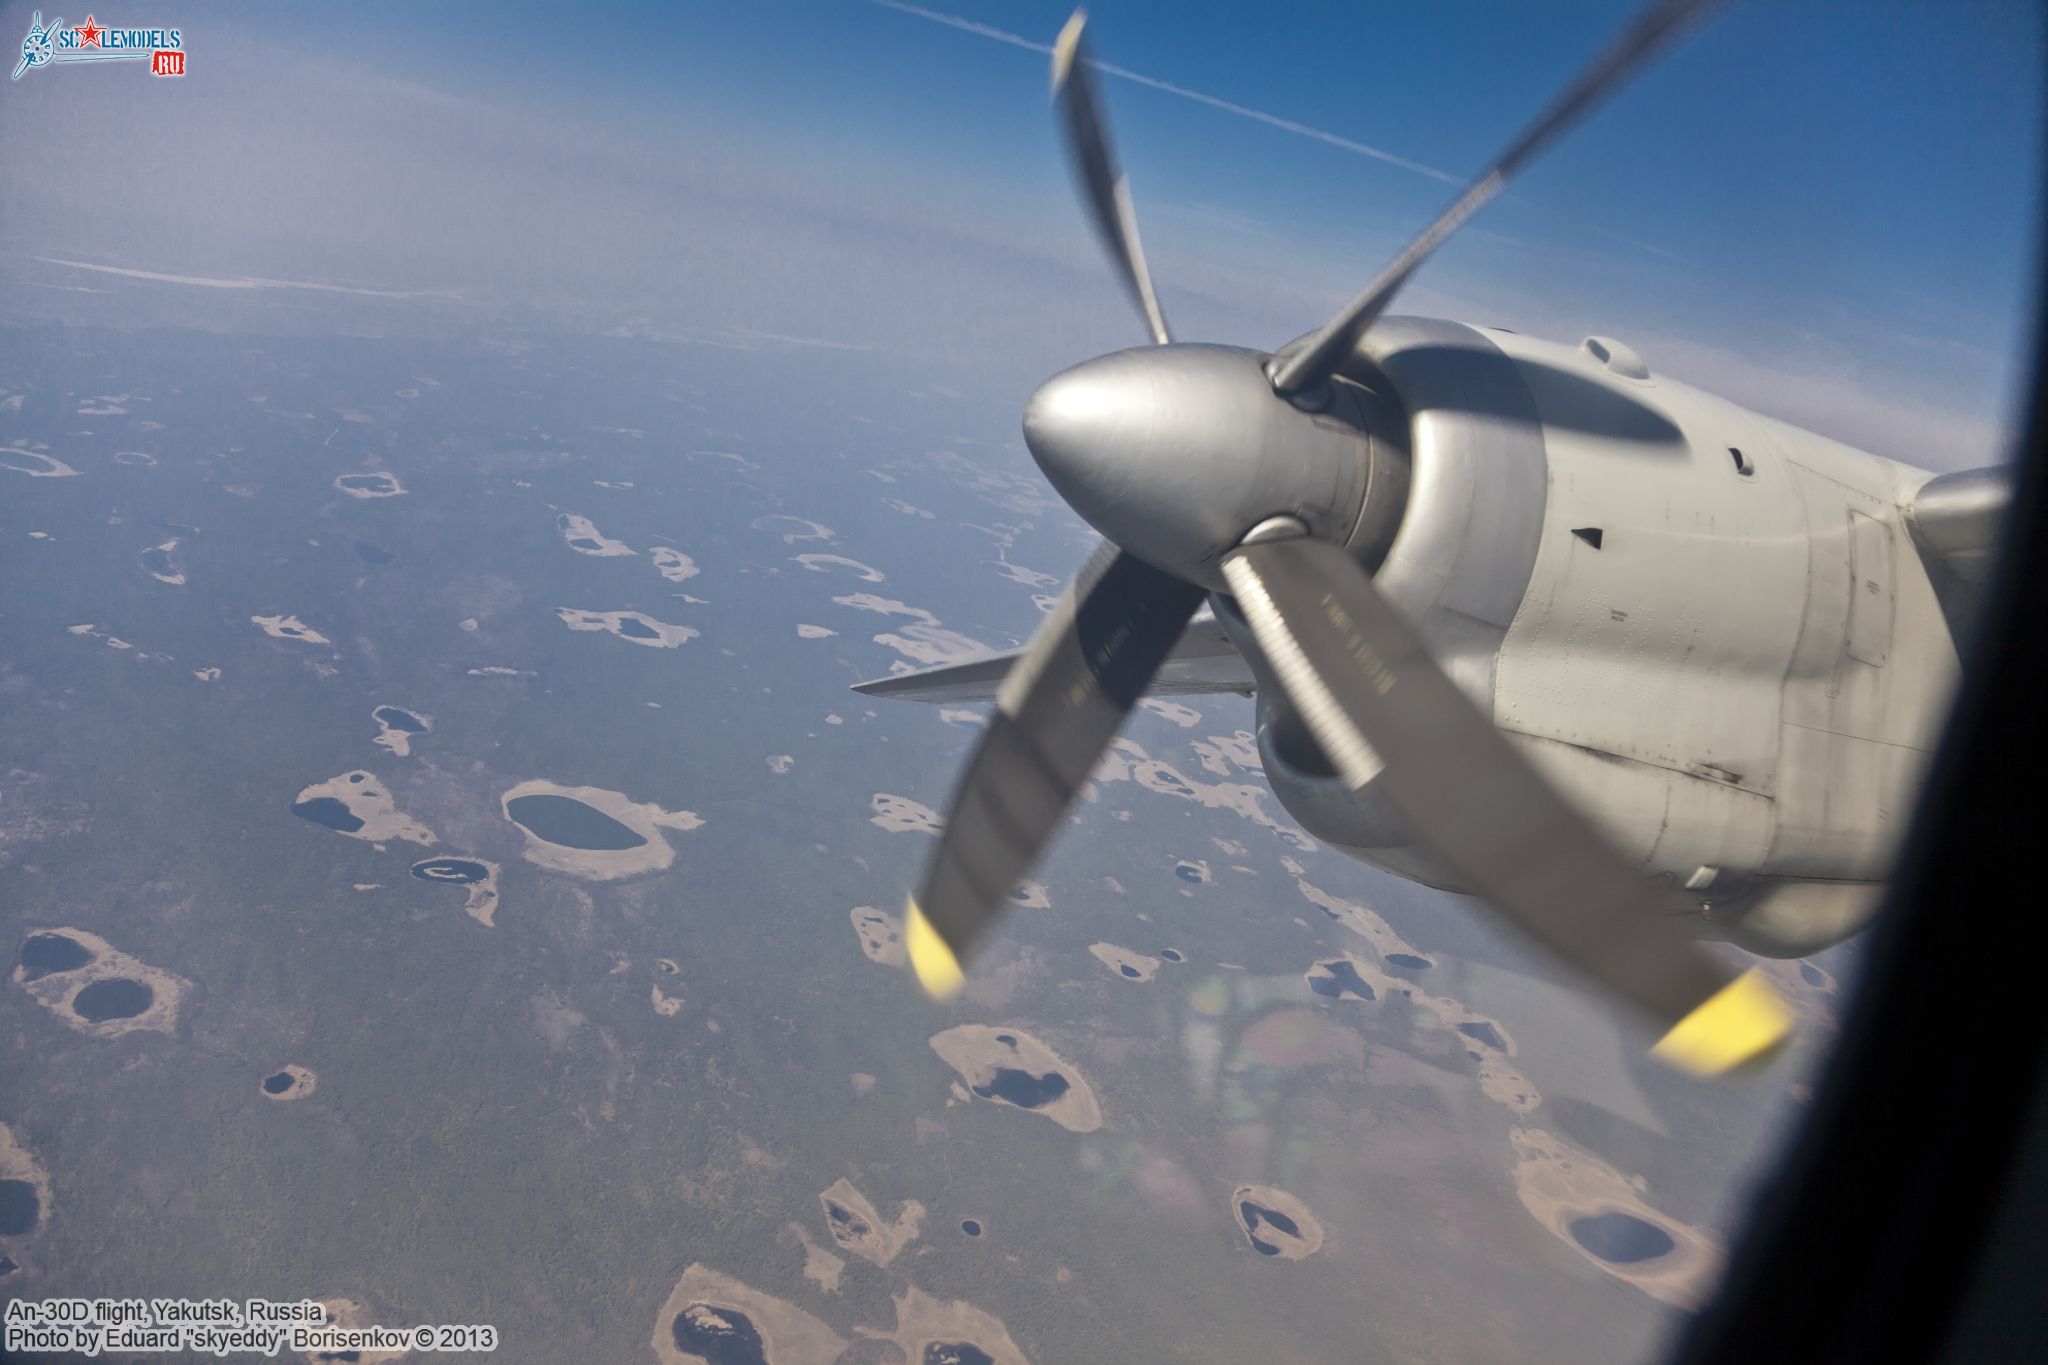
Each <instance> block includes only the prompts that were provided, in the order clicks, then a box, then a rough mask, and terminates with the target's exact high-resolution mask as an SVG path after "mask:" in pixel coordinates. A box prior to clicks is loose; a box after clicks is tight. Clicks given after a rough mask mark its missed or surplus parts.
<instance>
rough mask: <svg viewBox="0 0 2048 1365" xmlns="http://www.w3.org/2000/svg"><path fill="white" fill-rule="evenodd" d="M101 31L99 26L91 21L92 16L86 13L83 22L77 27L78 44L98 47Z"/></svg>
mask: <svg viewBox="0 0 2048 1365" xmlns="http://www.w3.org/2000/svg"><path fill="white" fill-rule="evenodd" d="M101 32H102V30H101V28H100V26H99V25H98V24H95V23H94V22H93V21H92V16H91V15H90V14H88V15H86V16H85V22H84V23H82V24H80V25H78V28H77V33H78V45H79V46H80V47H98V46H99V45H100V33H101Z"/></svg>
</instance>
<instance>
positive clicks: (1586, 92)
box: [1269, 0, 1720, 394]
mask: <svg viewBox="0 0 2048 1365" xmlns="http://www.w3.org/2000/svg"><path fill="white" fill-rule="evenodd" d="M1717 3H1720V0H1656V3H1654V4H1651V5H1649V6H1647V7H1646V8H1644V9H1643V10H1642V11H1641V12H1640V13H1638V14H1637V15H1636V17H1635V19H1634V21H1633V22H1631V23H1630V24H1629V26H1628V27H1627V28H1625V29H1623V30H1622V31H1621V33H1619V34H1618V35H1616V37H1615V38H1614V40H1613V41H1612V42H1610V43H1609V44H1608V45H1607V47H1606V48H1605V49H1604V50H1603V51H1602V52H1601V53H1600V55H1599V56H1597V57H1595V58H1594V59H1593V61H1592V63H1591V65H1589V66H1587V67H1586V69H1585V70H1583V71H1581V72H1580V73H1579V75H1578V78H1577V79H1576V80H1574V81H1573V82H1572V83H1571V84H1570V85H1568V86H1566V87H1565V88H1564V90H1563V92H1562V93H1561V94H1559V95H1558V96H1557V98H1556V99H1554V100H1552V101H1551V103H1550V107H1549V108H1547V109H1545V110H1544V111H1543V113H1542V114H1541V115H1539V116H1538V117H1537V119H1536V121H1535V122H1534V123H1532V124H1530V125H1529V126H1528V127H1527V128H1526V129H1524V130H1523V132H1522V135H1521V136H1520V137H1518V138H1516V139H1515V140H1514V141H1513V142H1512V143H1510V144H1509V145H1508V149H1507V150H1506V151H1505V152H1502V153H1501V154H1500V156H1499V157H1497V158H1496V159H1495V160H1494V163H1493V164H1492V165H1491V166H1488V167H1487V168H1486V170H1485V172H1484V173H1483V174H1481V175H1480V176H1478V177H1477V178H1475V179H1474V180H1473V181H1472V183H1471V184H1469V185H1467V186H1466V187H1465V189H1464V192H1463V193H1461V194H1459V196H1458V197H1457V199H1455V200H1454V201H1452V203H1451V206H1450V207H1449V208H1447V209H1445V210H1444V211H1443V213H1442V214H1440V215H1439V216H1438V217H1437V220H1436V221H1435V222H1433V223H1431V224H1430V225H1429V226H1428V227H1426V228H1424V229H1423V230H1422V233H1421V235H1420V236H1418V237H1416V238H1415V240H1414V241H1412V242H1410V243H1408V245H1407V246H1405V247H1403V248H1402V249H1401V254H1400V255H1398V256H1396V257H1394V259H1393V260H1392V261H1391V262H1389V263H1388V265H1387V267H1386V268H1385V269H1384V270H1382V271H1380V273H1379V274H1378V275H1376V276H1374V277H1373V281H1372V283H1371V284H1368V285H1367V286H1366V287H1365V289H1364V291H1363V292H1362V293H1360V294H1359V295H1358V297H1357V298H1355V299H1353V300H1352V301H1351V302H1350V303H1348V304H1346V305H1345V306H1344V311H1343V312H1341V313H1339V314H1337V316H1336V317H1334V318H1331V319H1330V320H1329V321H1328V322H1326V323H1324V324H1323V328H1322V330H1321V331H1319V332H1317V333H1316V334H1315V335H1314V336H1313V337H1311V338H1309V340H1308V341H1307V343H1305V344H1304V345H1303V346H1302V347H1301V348H1300V349H1299V350H1296V351H1293V352H1292V353H1284V354H1282V355H1280V356H1276V357H1275V358H1274V360H1273V362H1272V364H1271V366H1270V370H1269V373H1270V375H1271V378H1272V380H1273V388H1274V390H1275V391H1276V392H1278V393H1281V394H1294V393H1300V392H1301V391H1302V390H1304V389H1312V388H1314V387H1315V386H1316V385H1318V384H1320V383H1322V382H1323V381H1324V380H1326V379H1328V378H1329V377H1330V375H1331V374H1333V373H1334V372H1335V371H1336V369H1337V367H1338V366H1339V365H1341V364H1343V363H1344V359H1345V357H1346V356H1348V355H1350V354H1351V351H1352V348H1353V347H1355V346H1357V345H1358V339H1359V338H1360V337H1362V336H1364V335H1365V330H1366V328H1368V327H1370V326H1372V324H1373V323H1374V321H1375V320H1377V319H1378V318H1379V315H1380V314H1381V313H1384V312H1385V311H1386V310H1387V305H1388V304H1390V303H1392V302H1393V301H1394V295H1395V294H1397V293H1399V292H1400V290H1401V286H1402V285H1404V284H1406V283H1407V282H1408V277H1409V276H1410V275H1413V274H1414V273H1415V271H1416V269H1417V268H1418V267H1420V266H1421V265H1422V263H1423V262H1424V261H1426V260H1428V259H1429V257H1430V254H1431V253H1432V252H1434V251H1435V250H1436V249H1437V248H1438V247H1439V246H1442V245H1443V243H1444V241H1445V239H1446V238H1448V237H1449V236H1450V235H1451V234H1452V233H1454V232H1456V231H1457V230H1458V229H1459V228H1461V227H1463V226H1464V225H1465V220H1466V219H1468V218H1470V217H1471V216H1472V215H1473V214H1475V213H1477V212H1479V210H1480V209H1482V208H1484V207H1485V206H1486V205H1487V204H1488V203H1489V202H1490V201H1491V200H1492V199H1493V197H1494V196H1495V195H1497V194H1499V193H1500V192H1501V191H1502V190H1503V189H1505V188H1506V187H1507V183H1508V181H1509V179H1510V178H1512V177H1513V176H1514V174H1515V173H1516V172H1517V171H1519V170H1520V169H1521V168H1522V166H1523V164H1524V163H1526V162H1527V161H1528V160H1529V159H1530V158H1532V157H1534V156H1535V155H1536V153H1537V152H1539V151H1541V150H1543V148H1544V147H1546V146H1547V145H1549V144H1550V143H1551V142H1552V141H1553V140H1554V139H1555V138H1556V137H1557V136H1558V134H1560V133H1562V132H1563V131H1564V130H1565V129H1566V128H1567V127H1569V126H1571V124H1572V123H1574V122H1575V121H1576V120H1577V119H1578V118H1579V117H1580V116H1581V115H1583V114H1584V113H1585V112H1586V111H1587V110H1589V109H1591V108H1592V107H1593V106H1594V105H1595V104H1596V103H1598V102H1599V101H1600V99H1601V98H1602V97H1604V96H1606V95H1609V94H1612V93H1613V92H1614V91H1615V90H1616V89H1618V88H1619V87H1620V86H1621V84H1622V83H1623V82H1624V81H1626V80H1627V79H1628V78H1629V77H1631V76H1633V75H1635V74H1636V73H1637V72H1638V71H1640V70H1642V69H1643V68H1644V67H1645V66H1647V65H1648V64H1649V62H1650V60H1651V58H1653V57H1655V56H1656V54H1657V52H1658V50H1659V49H1660V48H1662V47H1663V46H1664V45H1665V44H1666V43H1668V42H1669V41H1670V40H1671V39H1672V38H1673V37H1674V36H1676V34H1677V33H1678V32H1679V30H1681V29H1682V28H1684V27H1685V25H1686V24H1688V23H1689V22H1691V21H1692V20H1694V19H1696V18H1698V17H1699V16H1700V15H1701V14H1703V13H1704V12H1705V11H1706V10H1707V9H1708V8H1709V7H1710V6H1712V5H1714V4H1717Z"/></svg>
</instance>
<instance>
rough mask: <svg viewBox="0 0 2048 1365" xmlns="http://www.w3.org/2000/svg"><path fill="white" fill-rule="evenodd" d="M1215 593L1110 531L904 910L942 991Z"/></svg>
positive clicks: (924, 967) (1004, 706) (1042, 641)
mask: <svg viewBox="0 0 2048 1365" xmlns="http://www.w3.org/2000/svg"><path fill="white" fill-rule="evenodd" d="M1205 595H1206V594H1205V593H1204V592H1203V590H1202V589H1201V588H1199V587H1196V586H1195V585H1193V584H1191V583H1184V582H1182V581H1181V580H1180V579H1178V578H1175V577H1173V576H1172V575H1171V574H1166V573H1161V572H1160V571H1159V570H1157V569H1155V568H1153V567H1152V566H1151V565H1149V564H1147V563H1145V562H1144V561H1143V560H1141V559H1138V558H1137V557H1135V556H1133V555H1129V554H1125V553H1124V552H1123V551H1121V550H1118V549H1117V548H1116V547H1115V546H1114V545H1110V544H1107V543H1105V544H1104V545H1103V546H1102V547H1101V548H1100V549H1098V550H1097V551H1096V552H1095V554H1094V555H1093V556H1092V557H1091V558H1090V559H1089V560H1088V562H1087V564H1085V565H1084V566H1083V567H1082V569H1081V572H1080V573H1079V574H1078V575H1077V576H1076V577H1075V579H1074V582H1073V584H1072V586H1070V587H1069V588H1068V589H1067V591H1066V594H1065V595H1064V596H1062V597H1061V598H1060V601H1059V604H1058V605H1057V606H1055V607H1054V608H1053V610H1052V613H1051V614H1050V615H1049V616H1047V617H1046V619H1045V621H1044V622H1043V623H1042V624H1041V625H1040V626H1039V628H1038V633H1037V634H1036V635H1034V636H1033V637H1032V638H1031V643H1030V645H1029V646H1028V647H1027V648H1026V649H1025V651H1024V654H1023V657H1021V658H1020V659H1018V660H1017V662H1016V663H1015V664H1014V665H1012V667H1011V669H1010V672H1009V675H1008V676H1007V677H1006V678H1004V680H1003V686H1002V690H1001V691H1000V692H998V693H997V694H996V709H995V713H994V714H993V715H991V716H990V717H989V724H988V729H987V730H986V731H985V732H984V733H983V735H982V738H981V744H980V747H978V748H977V749H976V750H975V751H974V757H973V759H971V760H970V761H969V763H968V765H967V771H966V773H965V774H964V775H963V776H962V778H961V780H960V785H959V786H958V787H957V788H956V789H955V791H954V794H953V802H952V805H951V807H950V808H949V809H948V810H947V813H946V828H945V831H944V833H943V834H942V835H941V836H940V838H939V847H938V850H937V851H936V852H935V853H934V854H933V855H932V860H931V864H930V865H929V866H928V867H927V868H926V869H925V875H924V882H923V884H922V885H921V886H920V887H919V888H918V891H917V895H916V896H915V897H914V898H913V899H912V900H911V902H910V908H909V912H908V914H907V915H906V916H905V920H904V934H903V937H904V944H905V947H906V948H908V950H909V953H910V962H911V966H912V967H913V968H914V969H915V970H916V972H917V979H918V980H919V981H920V982H922V983H923V984H924V988H925V989H926V990H927V991H929V992H930V993H931V994H932V995H934V996H937V997H940V998H944V997H946V996H949V995H951V994H953V993H954V992H955V991H957V990H959V988H960V985H961V981H962V978H961V973H960V960H961V959H962V958H963V957H965V956H966V954H967V952H968V951H969V949H971V948H972V947H973V946H974V943H975V942H976V940H978V939H979V938H980V937H981V936H982V934H983V933H985V932H986V931H987V929H988V927H989V925H990V924H991V923H993V922H994V920H995V918H996V916H997V915H998V914H999V913H1000V912H1001V911H1002V910H1003V908H1004V907H1005V906H1006V905H1007V904H1008V902H1009V895H1010V890H1011V888H1012V887H1014V886H1015V885H1016V884H1017V881H1018V879H1019V878H1021V877H1022V876H1023V875H1024V874H1025V873H1026V872H1027V871H1029V870H1030V868H1031V865H1032V864H1033V863H1034V862H1036V861H1037V860H1038V856H1039V854H1041V853H1042V852H1044V851H1045V847H1046V845H1047V844H1049V843H1051V842H1052V837H1053V835H1054V833H1055V832H1057V830H1058V827H1059V822H1060V818H1061V817H1062V816H1063V815H1064V814H1065V813H1066V810H1067V807H1068V806H1069V805H1070V804H1071V803H1072V802H1073V799H1074V795H1075V793H1077V792H1078V791H1080V789H1081V784H1082V783H1084V782H1086V781H1087V780H1088V775H1089V774H1090V773H1091V772H1093V771H1094V770H1095V765H1096V763H1097V762H1098V761H1099V760H1100V759H1101V757H1102V753H1103V751H1104V750H1105V749H1107V748H1108V747H1109V742H1110V741H1111V740H1112V739H1115V738H1116V732H1117V730H1118V728H1119V727H1121V726H1122V725H1123V721H1124V717H1125V716H1127V715H1129V714H1130V710H1131V707H1132V706H1134V705H1136V704H1137V700H1138V698H1139V697H1140V696H1141V695H1143V693H1144V691H1145V685H1146V684H1147V683H1148V682H1150V681H1151V679H1152V675H1153V674H1154V673H1156V672H1158V671H1159V666H1160V664H1161V663H1163V662H1164V661H1165V659H1166V657H1167V656H1168V655H1169V654H1171V653H1172V652H1173V647H1174V645H1175V644H1176V643H1177V642H1178V641H1179V639H1180V637H1181V632H1182V631H1183V630H1184V629H1185V628H1186V626H1187V623H1188V619H1189V618H1190V617H1192V616H1193V615H1194V614H1195V609H1196V608H1197V607H1199V606H1200V605H1201V604H1202V600H1203V598H1204V597H1205Z"/></svg>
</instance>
